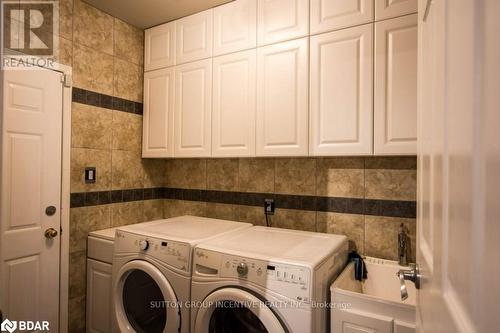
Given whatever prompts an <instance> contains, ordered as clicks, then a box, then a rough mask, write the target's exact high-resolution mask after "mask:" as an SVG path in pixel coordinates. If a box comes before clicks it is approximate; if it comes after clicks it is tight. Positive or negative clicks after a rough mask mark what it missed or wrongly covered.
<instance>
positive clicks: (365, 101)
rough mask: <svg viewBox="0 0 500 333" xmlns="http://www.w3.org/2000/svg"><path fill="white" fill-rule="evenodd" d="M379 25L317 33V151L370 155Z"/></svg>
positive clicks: (314, 102)
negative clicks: (375, 30) (374, 45)
mask: <svg viewBox="0 0 500 333" xmlns="http://www.w3.org/2000/svg"><path fill="white" fill-rule="evenodd" d="M372 40H373V25H372V24H366V25H362V26H359V27H355V28H349V29H344V30H340V31H335V32H331V33H327V34H321V35H317V36H313V37H311V59H310V62H311V99H310V103H311V126H310V142H311V146H310V153H311V155H369V154H371V153H372V137H373V122H372V121H373V117H372V115H373V74H372V73H373V65H372V59H373V58H372V57H373V50H372Z"/></svg>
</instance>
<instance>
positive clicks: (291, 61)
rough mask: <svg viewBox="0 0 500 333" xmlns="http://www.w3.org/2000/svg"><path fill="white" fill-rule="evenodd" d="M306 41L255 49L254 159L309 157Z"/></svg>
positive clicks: (303, 39)
mask: <svg viewBox="0 0 500 333" xmlns="http://www.w3.org/2000/svg"><path fill="white" fill-rule="evenodd" d="M307 55H308V38H302V39H298V40H293V41H289V42H285V43H279V44H274V45H270V46H267V47H263V48H260V49H258V50H257V133H256V135H257V156H304V155H307V154H308V143H307V141H308V140H307V137H308V135H307V132H308V66H307V59H308V57H307Z"/></svg>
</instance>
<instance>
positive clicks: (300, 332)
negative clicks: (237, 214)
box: [191, 227, 348, 333]
mask: <svg viewBox="0 0 500 333" xmlns="http://www.w3.org/2000/svg"><path fill="white" fill-rule="evenodd" d="M347 251H348V245H347V238H346V237H345V236H341V235H329V234H322V233H313V232H304V231H293V230H286V229H278V228H266V227H252V228H250V229H245V230H242V231H240V232H237V233H233V234H231V235H227V236H226V237H218V238H215V239H212V240H209V241H207V242H203V243H201V244H199V245H198V246H197V247H196V248H195V253H194V257H193V280H192V287H191V297H192V299H193V302H195V305H196V306H195V307H193V308H192V310H191V311H192V312H191V328H192V330H191V331H192V332H194V333H202V332H203V333H209V332H210V333H212V332H255V333H257V332H270V333H275V332H296V333H310V332H326V330H327V327H328V326H327V320H328V319H327V318H328V316H327V310H326V308H325V306H326V305H327V304H328V300H329V292H328V289H329V286H330V284H331V282H333V280H334V279H335V278H336V276H337V275H338V274H339V273H340V271H341V270H342V268H343V267H344V265H345V263H346V261H347Z"/></svg>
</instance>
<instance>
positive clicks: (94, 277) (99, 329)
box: [87, 259, 112, 333]
mask: <svg viewBox="0 0 500 333" xmlns="http://www.w3.org/2000/svg"><path fill="white" fill-rule="evenodd" d="M111 274H112V268H111V265H110V264H106V263H103V262H100V261H96V260H92V259H87V332H90V333H107V332H109V333H111V317H112V313H111V306H112V305H111V299H112V298H111V295H112V293H111V290H112V288H111V284H112V280H111Z"/></svg>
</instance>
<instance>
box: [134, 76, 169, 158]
mask: <svg viewBox="0 0 500 333" xmlns="http://www.w3.org/2000/svg"><path fill="white" fill-rule="evenodd" d="M173 114H174V69H173V68H164V69H158V70H155V71H152V72H146V73H145V74H144V116H143V119H142V124H143V125H142V126H143V128H142V157H172V156H173V147H174V145H173V142H174V141H173V140H174V135H173V119H174V116H173Z"/></svg>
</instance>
